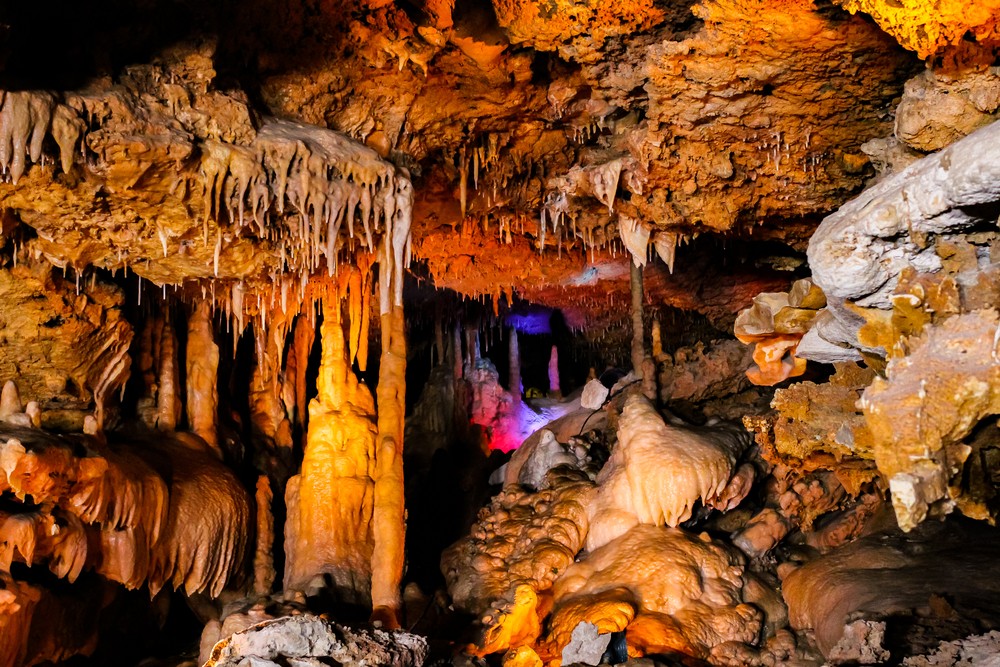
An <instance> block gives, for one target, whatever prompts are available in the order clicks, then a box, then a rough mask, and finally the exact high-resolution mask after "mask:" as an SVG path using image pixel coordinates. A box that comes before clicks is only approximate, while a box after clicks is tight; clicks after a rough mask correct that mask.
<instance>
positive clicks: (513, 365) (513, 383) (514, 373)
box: [508, 327, 521, 402]
mask: <svg viewBox="0 0 1000 667" xmlns="http://www.w3.org/2000/svg"><path fill="white" fill-rule="evenodd" d="M509 345H510V349H509V356H508V359H509V360H510V382H509V385H510V387H509V389H508V391H510V394H511V396H513V397H514V402H520V400H521V351H520V350H519V349H518V347H517V329H515V328H514V327H511V328H510V342H509Z"/></svg>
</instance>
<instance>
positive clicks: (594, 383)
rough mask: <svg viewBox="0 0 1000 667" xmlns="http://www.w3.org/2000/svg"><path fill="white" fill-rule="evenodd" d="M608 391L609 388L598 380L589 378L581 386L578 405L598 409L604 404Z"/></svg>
mask: <svg viewBox="0 0 1000 667" xmlns="http://www.w3.org/2000/svg"><path fill="white" fill-rule="evenodd" d="M608 393H609V389H608V388H607V387H605V386H604V385H603V384H601V381H600V380H597V379H594V380H591V381H590V382H588V383H587V384H586V385H585V386H584V388H583V396H581V397H580V407H581V408H586V409H588V410H599V409H600V408H601V406H603V405H604V401H606V400H608Z"/></svg>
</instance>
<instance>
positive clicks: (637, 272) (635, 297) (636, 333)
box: [629, 262, 646, 377]
mask: <svg viewBox="0 0 1000 667" xmlns="http://www.w3.org/2000/svg"><path fill="white" fill-rule="evenodd" d="M629 271H630V276H631V279H632V370H633V371H635V374H636V375H637V376H638V377H642V362H643V359H645V358H646V346H645V343H644V341H643V330H642V267H641V266H639V265H638V264H636V263H635V262H629Z"/></svg>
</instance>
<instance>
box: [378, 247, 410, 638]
mask: <svg viewBox="0 0 1000 667" xmlns="http://www.w3.org/2000/svg"><path fill="white" fill-rule="evenodd" d="M390 253H391V250H390V249H389V244H388V243H386V244H385V245H384V246H383V253H382V261H381V262H380V263H379V283H380V284H379V287H380V289H381V290H383V294H384V295H385V293H386V292H388V294H389V295H395V296H392V297H391V298H386V297H385V296H383V299H382V307H381V311H382V312H381V323H382V357H381V364H380V367H379V378H378V388H377V389H376V395H377V397H378V439H377V445H376V454H375V461H376V467H375V511H374V517H373V528H374V531H373V532H374V536H375V548H374V552H373V554H372V607H373V612H372V620H373V621H381V623H382V626H383V627H387V628H398V627H399V622H400V613H401V609H402V600H401V598H400V590H399V588H400V582H401V581H402V578H403V558H404V541H405V536H406V514H405V507H404V494H403V427H404V417H405V414H406V323H405V320H404V319H403V303H402V298H401V296H400V295H401V289H400V288H401V287H402V286H401V285H398V284H396V282H397V281H400V280H401V279H402V275H401V273H395V272H393V271H392V266H391V263H390V261H389V257H390ZM395 259H396V260H397V261H399V258H398V257H397V258H395Z"/></svg>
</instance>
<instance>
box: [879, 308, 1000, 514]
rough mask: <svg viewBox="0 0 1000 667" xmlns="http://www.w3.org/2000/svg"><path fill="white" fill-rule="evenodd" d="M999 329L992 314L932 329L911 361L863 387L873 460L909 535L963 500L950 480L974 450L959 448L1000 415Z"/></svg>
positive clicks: (896, 362) (897, 363) (898, 362)
mask: <svg viewBox="0 0 1000 667" xmlns="http://www.w3.org/2000/svg"><path fill="white" fill-rule="evenodd" d="M997 327H998V324H997V313H996V311H994V310H983V311H975V312H972V313H969V314H967V315H958V316H956V317H952V318H950V319H948V320H945V322H944V323H943V324H941V325H939V326H933V327H928V328H927V329H926V330H925V332H924V334H923V336H921V337H920V339H919V340H917V341H915V342H913V343H912V344H911V352H910V354H909V355H908V356H906V357H902V358H897V359H893V360H892V361H890V362H889V366H888V368H887V379H884V380H883V379H882V378H876V379H875V380H874V382H872V385H871V386H870V387H869V388H868V389H866V390H865V393H864V397H863V398H862V401H861V403H860V405H861V406H862V407H863V408H864V412H865V417H866V419H867V423H868V428H869V429H870V430H871V434H872V437H873V440H874V445H875V446H874V454H875V461H876V463H877V464H878V467H879V470H880V471H881V472H882V474H883V475H885V476H886V477H887V478H888V480H889V486H890V489H891V490H892V499H893V506H894V507H895V508H896V517H897V519H898V520H899V525H900V527H902V528H903V529H904V530H909V529H911V528H913V527H914V526H916V525H917V524H919V523H920V522H921V521H923V520H924V519H925V518H926V517H927V516H928V514H946V513H948V512H949V511H951V509H952V507H953V506H954V503H955V502H956V500H957V496H958V494H957V493H955V492H953V491H950V490H949V487H950V486H953V485H952V484H951V479H952V477H953V476H955V474H956V473H957V474H959V475H960V474H961V470H962V469H963V464H964V463H965V461H966V459H967V458H968V456H969V454H970V453H971V448H970V447H969V446H968V445H961V444H960V443H961V441H962V440H963V439H964V438H965V437H966V436H967V435H969V433H971V431H972V428H973V427H974V426H975V425H976V424H977V423H978V422H979V421H980V420H981V419H983V418H984V417H986V416H988V415H993V414H997V413H998V412H1000V396H998V394H997V390H996V389H995V387H997V386H998V384H1000V362H998V361H997V352H996V344H997V330H998V329H997ZM956 488H957V489H961V484H960V483H959V484H958V485H957V487H956ZM969 509H970V510H971V509H972V508H971V507H970V508H969ZM970 513H972V512H970Z"/></svg>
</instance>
